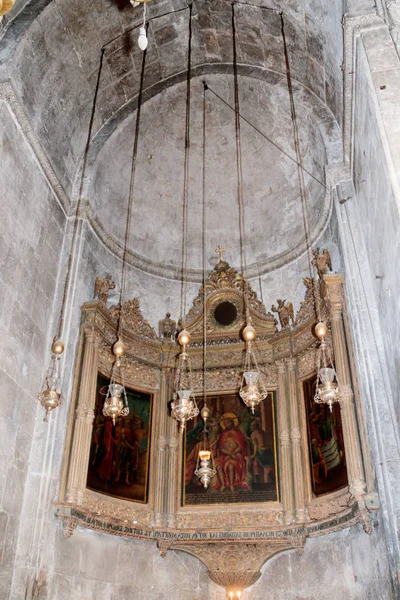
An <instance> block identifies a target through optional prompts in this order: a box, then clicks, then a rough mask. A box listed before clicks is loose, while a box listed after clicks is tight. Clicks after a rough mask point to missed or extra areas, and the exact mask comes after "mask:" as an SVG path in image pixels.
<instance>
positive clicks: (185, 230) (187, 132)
mask: <svg viewBox="0 0 400 600" xmlns="http://www.w3.org/2000/svg"><path fill="white" fill-rule="evenodd" d="M191 66H192V4H189V40H188V56H187V72H186V119H185V159H184V171H183V210H182V225H183V232H182V272H181V274H182V286H181V308H180V321H181V324H182V329H184V318H185V315H186V296H187V252H188V251H187V234H188V202H189V149H190V85H191V82H190V79H191Z"/></svg>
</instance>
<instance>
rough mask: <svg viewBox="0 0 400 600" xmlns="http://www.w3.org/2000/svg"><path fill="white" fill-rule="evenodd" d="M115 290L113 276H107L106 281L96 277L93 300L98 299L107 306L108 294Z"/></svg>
mask: <svg viewBox="0 0 400 600" xmlns="http://www.w3.org/2000/svg"><path fill="white" fill-rule="evenodd" d="M114 289H115V283H114V282H113V281H112V278H111V275H109V274H107V275H106V276H105V277H104V279H102V278H101V277H96V281H95V284H94V293H93V298H94V299H95V300H96V298H98V300H99V302H101V304H103V305H104V306H105V305H106V304H107V299H108V292H109V291H110V290H114Z"/></svg>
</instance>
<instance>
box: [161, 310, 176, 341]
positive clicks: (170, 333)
mask: <svg viewBox="0 0 400 600" xmlns="http://www.w3.org/2000/svg"><path fill="white" fill-rule="evenodd" d="M175 333H176V321H174V320H173V319H171V313H169V312H167V314H166V315H165V318H164V319H162V320H161V321H160V322H159V324H158V335H159V336H160V338H163V339H164V340H174V339H175Z"/></svg>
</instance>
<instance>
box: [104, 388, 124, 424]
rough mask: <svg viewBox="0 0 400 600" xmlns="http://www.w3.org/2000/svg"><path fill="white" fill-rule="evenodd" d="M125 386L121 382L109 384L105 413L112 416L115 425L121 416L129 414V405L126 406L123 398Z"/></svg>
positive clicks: (106, 415)
mask: <svg viewBox="0 0 400 600" xmlns="http://www.w3.org/2000/svg"><path fill="white" fill-rule="evenodd" d="M123 390H124V386H123V385H120V384H119V383H110V385H109V386H108V395H107V397H106V399H105V401H104V406H103V415H104V416H105V417H111V418H112V422H113V425H115V423H116V420H117V419H118V418H119V417H126V415H128V414H129V407H128V406H125V404H124V400H123V398H121V395H122V392H123Z"/></svg>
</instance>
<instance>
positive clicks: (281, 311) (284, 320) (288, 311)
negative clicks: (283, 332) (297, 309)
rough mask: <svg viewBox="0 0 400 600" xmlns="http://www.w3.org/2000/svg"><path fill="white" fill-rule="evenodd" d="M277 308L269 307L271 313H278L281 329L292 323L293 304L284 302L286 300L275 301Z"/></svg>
mask: <svg viewBox="0 0 400 600" xmlns="http://www.w3.org/2000/svg"><path fill="white" fill-rule="evenodd" d="M277 302H278V308H276V307H275V306H272V307H271V310H272V312H275V313H278V315H279V321H280V323H281V327H282V329H284V328H285V327H287V326H288V325H289V323H290V321H292V323H293V321H294V310H293V304H292V303H291V302H286V300H280V299H278V300H277Z"/></svg>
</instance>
